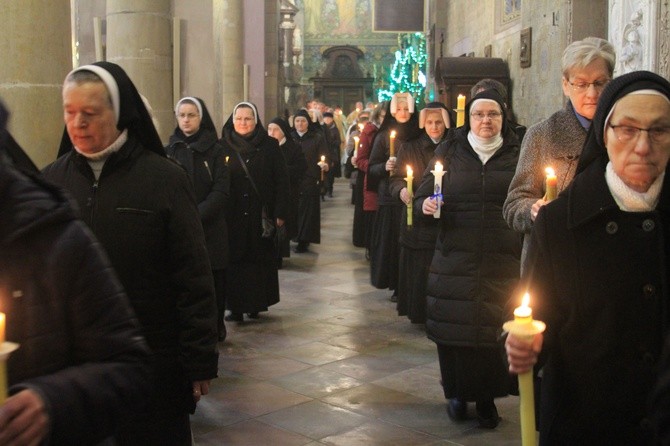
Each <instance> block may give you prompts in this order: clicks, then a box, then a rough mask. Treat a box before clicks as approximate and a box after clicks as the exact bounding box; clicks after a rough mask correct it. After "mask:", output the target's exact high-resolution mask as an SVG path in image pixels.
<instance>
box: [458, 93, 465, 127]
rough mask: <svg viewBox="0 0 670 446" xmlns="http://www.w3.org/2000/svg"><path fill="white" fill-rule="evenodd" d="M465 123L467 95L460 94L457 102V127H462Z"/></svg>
mask: <svg viewBox="0 0 670 446" xmlns="http://www.w3.org/2000/svg"><path fill="white" fill-rule="evenodd" d="M464 124H465V96H463V95H462V94H459V95H458V101H457V102H456V127H461V126H462V125H464Z"/></svg>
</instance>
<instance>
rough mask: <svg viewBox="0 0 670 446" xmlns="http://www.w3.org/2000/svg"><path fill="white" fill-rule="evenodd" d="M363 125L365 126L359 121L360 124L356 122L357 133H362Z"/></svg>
mask: <svg viewBox="0 0 670 446" xmlns="http://www.w3.org/2000/svg"><path fill="white" fill-rule="evenodd" d="M363 127H365V126H364V125H363V123H362V122H361V123H360V124H358V132H359V133H362V132H363Z"/></svg>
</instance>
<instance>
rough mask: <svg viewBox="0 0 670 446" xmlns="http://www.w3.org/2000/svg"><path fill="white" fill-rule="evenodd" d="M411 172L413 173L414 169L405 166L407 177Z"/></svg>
mask: <svg viewBox="0 0 670 446" xmlns="http://www.w3.org/2000/svg"><path fill="white" fill-rule="evenodd" d="M413 173H414V171H413V170H412V168H411V167H410V166H409V165H408V166H407V176H408V177H411V176H412V174H413Z"/></svg>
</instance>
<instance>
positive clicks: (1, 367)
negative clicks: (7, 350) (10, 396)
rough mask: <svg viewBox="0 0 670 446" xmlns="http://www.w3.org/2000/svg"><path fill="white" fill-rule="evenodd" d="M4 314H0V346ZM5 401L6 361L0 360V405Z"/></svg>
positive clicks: (2, 340) (4, 320)
mask: <svg viewBox="0 0 670 446" xmlns="http://www.w3.org/2000/svg"><path fill="white" fill-rule="evenodd" d="M5 322H6V317H5V313H0V344H2V343H4V342H5ZM6 399H7V360H6V358H2V359H0V404H3V403H4V402H5V400H6Z"/></svg>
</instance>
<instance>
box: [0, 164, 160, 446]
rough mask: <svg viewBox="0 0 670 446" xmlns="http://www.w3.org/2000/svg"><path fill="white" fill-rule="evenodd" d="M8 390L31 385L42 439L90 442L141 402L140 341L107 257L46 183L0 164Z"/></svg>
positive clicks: (1, 295) (0, 301)
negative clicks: (45, 421)
mask: <svg viewBox="0 0 670 446" xmlns="http://www.w3.org/2000/svg"><path fill="white" fill-rule="evenodd" d="M0 252H1V253H2V255H0V308H1V310H2V311H3V312H4V313H6V321H7V325H6V339H7V340H8V341H11V342H15V343H18V344H20V347H19V349H18V350H16V351H14V352H13V353H12V354H11V355H10V357H9V360H8V375H9V385H10V388H9V393H10V394H15V393H17V392H19V391H21V390H22V389H25V388H31V389H33V390H36V391H37V392H38V393H39V395H40V396H41V397H42V398H43V400H44V402H45V406H46V410H47V412H48V416H49V419H50V434H49V438H48V440H47V443H48V444H51V445H72V444H81V445H84V444H94V443H97V442H99V441H101V440H102V439H103V438H105V437H107V436H109V435H111V434H112V433H113V432H114V430H115V427H116V425H117V423H118V421H119V419H120V418H121V416H122V415H124V414H128V413H131V412H132V411H133V410H134V409H136V408H138V407H140V406H141V405H142V403H143V402H145V401H146V399H147V397H148V395H149V393H150V389H151V384H152V382H150V381H149V374H148V370H147V368H146V365H147V364H146V363H147V359H148V348H147V345H146V343H145V341H144V339H143V338H142V336H141V335H140V329H139V325H138V321H137V319H136V318H135V315H134V313H133V311H132V309H131V308H130V305H129V302H128V300H127V297H126V295H125V293H124V291H123V288H122V287H121V285H120V283H119V282H118V280H117V279H116V275H115V273H114V272H113V271H112V269H111V266H110V264H109V260H108V259H107V256H106V255H105V254H104V252H103V251H102V249H101V246H100V244H99V243H98V242H97V241H96V240H95V239H94V238H93V236H92V234H91V233H90V230H89V229H88V228H87V227H86V226H85V225H84V224H83V223H82V222H81V221H79V220H78V219H76V217H75V214H74V212H73V211H72V209H71V208H70V206H69V204H68V202H67V199H66V198H64V196H63V195H62V194H61V193H60V192H59V191H58V190H56V189H55V188H54V187H53V186H49V185H46V184H43V183H42V182H41V181H38V180H34V179H33V180H31V179H28V178H27V177H24V176H23V175H21V174H18V173H17V172H15V171H14V170H13V169H10V168H8V167H4V166H1V165H0Z"/></svg>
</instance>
